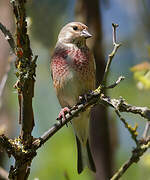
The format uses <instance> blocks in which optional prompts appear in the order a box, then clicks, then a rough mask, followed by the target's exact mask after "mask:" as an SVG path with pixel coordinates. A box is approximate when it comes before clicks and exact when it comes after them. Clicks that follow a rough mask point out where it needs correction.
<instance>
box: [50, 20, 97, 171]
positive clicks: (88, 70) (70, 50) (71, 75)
mask: <svg viewBox="0 0 150 180" xmlns="http://www.w3.org/2000/svg"><path fill="white" fill-rule="evenodd" d="M87 29H88V27H87V26H86V25H84V24H83V23H80V22H71V23H69V24H67V25H65V26H64V27H63V28H62V29H61V31H60V33H59V35H58V40H57V43H56V46H55V50H54V53H53V55H52V58H51V63H50V67H51V74H52V79H53V85H54V88H55V91H56V95H57V97H58V100H59V102H60V105H61V107H62V110H61V111H60V113H59V117H63V118H64V119H65V113H66V112H69V111H70V109H69V108H70V107H72V106H73V105H75V104H76V103H77V102H78V101H79V96H80V95H83V94H85V93H88V92H89V91H90V90H93V89H95V81H96V80H95V61H94V57H93V54H92V53H91V52H90V50H89V48H88V47H87V45H86V39H87V38H90V37H91V36H92V35H91V34H90V33H89V32H88V30H87ZM89 120H90V109H87V110H86V111H84V112H82V113H81V114H80V115H79V117H75V118H74V119H73V120H72V126H73V129H74V133H75V136H76V141H77V152H78V167H77V170H78V173H79V174H80V173H81V172H82V171H83V169H84V167H85V166H88V167H89V168H90V169H91V170H92V171H94V172H96V168H95V164H94V161H93V157H92V154H91V150H90V146H89Z"/></svg>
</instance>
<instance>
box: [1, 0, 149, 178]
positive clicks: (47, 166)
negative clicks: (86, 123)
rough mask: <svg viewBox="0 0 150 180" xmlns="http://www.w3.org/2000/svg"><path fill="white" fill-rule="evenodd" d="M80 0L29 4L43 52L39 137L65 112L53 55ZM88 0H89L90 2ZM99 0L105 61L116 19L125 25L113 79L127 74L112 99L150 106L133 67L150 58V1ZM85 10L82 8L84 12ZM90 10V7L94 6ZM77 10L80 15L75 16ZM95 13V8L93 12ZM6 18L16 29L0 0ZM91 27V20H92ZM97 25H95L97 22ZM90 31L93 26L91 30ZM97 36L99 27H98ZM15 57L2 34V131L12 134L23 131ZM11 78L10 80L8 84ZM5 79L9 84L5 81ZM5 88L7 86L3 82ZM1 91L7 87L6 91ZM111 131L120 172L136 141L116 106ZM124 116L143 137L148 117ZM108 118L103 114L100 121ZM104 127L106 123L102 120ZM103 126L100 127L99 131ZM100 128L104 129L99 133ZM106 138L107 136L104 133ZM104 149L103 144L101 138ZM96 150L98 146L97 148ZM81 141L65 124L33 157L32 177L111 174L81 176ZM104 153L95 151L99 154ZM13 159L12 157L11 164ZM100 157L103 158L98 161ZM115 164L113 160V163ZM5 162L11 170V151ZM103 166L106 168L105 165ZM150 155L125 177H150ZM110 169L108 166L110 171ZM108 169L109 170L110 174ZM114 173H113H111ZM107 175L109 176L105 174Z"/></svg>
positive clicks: (34, 36)
mask: <svg viewBox="0 0 150 180" xmlns="http://www.w3.org/2000/svg"><path fill="white" fill-rule="evenodd" d="M81 1H82V0H81ZM81 1H80V0H55V1H53V0H38V1H37V0H29V1H28V3H27V7H26V8H27V16H28V26H29V28H28V33H29V35H30V40H31V47H32V50H33V54H34V55H38V62H37V64H38V65H37V73H36V74H37V75H36V84H35V95H34V101H33V106H34V113H35V127H34V131H33V135H34V136H35V137H39V136H40V135H41V134H42V133H44V132H45V131H46V130H48V128H49V127H50V126H52V125H53V124H54V123H55V119H56V117H57V116H58V113H59V111H60V105H59V103H58V100H57V98H56V95H55V92H54V89H53V86H52V80H51V76H50V68H49V64H50V55H51V54H52V51H53V49H54V46H55V43H56V41H57V35H58V33H59V31H60V29H61V28H62V26H63V25H65V24H66V23H68V22H70V21H75V19H76V18H77V17H78V14H77V13H79V14H82V11H81V9H77V8H78V6H77V4H78V3H80V2H81ZM87 2H88V1H87ZM97 2H98V3H99V4H98V6H99V16H100V17H99V18H100V32H99V33H100V34H101V38H100V39H99V40H100V41H101V42H100V43H101V46H100V49H97V51H99V52H101V54H103V57H104V59H105V61H106V60H107V56H108V54H109V53H110V52H111V50H112V48H113V46H112V27H111V24H112V22H114V23H117V24H119V28H118V31H117V40H118V41H119V42H121V43H122V46H121V48H120V49H119V51H118V52H117V54H116V56H115V58H114V59H113V62H112V66H111V72H110V74H109V78H108V82H107V83H108V84H111V83H112V82H114V81H115V80H116V79H117V77H119V76H120V75H123V76H125V77H126V79H125V80H124V81H123V82H122V83H121V84H120V85H119V86H117V87H116V88H114V89H112V90H109V91H108V92H107V93H108V94H109V95H110V96H111V97H112V98H119V97H120V96H122V97H123V98H124V99H126V101H127V102H129V103H131V104H134V105H137V106H147V107H150V103H149V99H150V92H149V90H144V89H143V90H139V89H138V88H137V82H136V81H135V80H134V78H133V73H132V72H131V71H130V68H131V67H132V66H134V65H136V64H138V63H141V62H143V61H149V60H150V55H149V54H150V53H149V46H150V21H149V19H150V10H149V9H150V1H149V0H132V1H130V0H126V1H121V0H99V1H98V0H95V1H93V2H92V3H93V4H94V3H97ZM75 9H76V11H75ZM79 10H80V11H79ZM89 11H90V10H89ZM75 12H76V15H75ZM93 13H94V12H93ZM0 21H1V22H2V23H3V24H5V25H6V26H7V28H8V29H10V30H11V32H12V33H14V32H15V26H14V19H13V13H12V9H11V6H10V4H9V1H8V0H0ZM90 27H91V25H90ZM91 29H92V27H91ZM89 31H90V29H89ZM91 31H92V34H93V38H94V36H95V34H96V33H97V32H95V33H94V32H93V30H91ZM14 60H15V57H14V56H13V55H12V54H10V53H9V46H8V44H7V42H5V39H4V37H3V35H2V34H0V82H1V83H0V105H1V106H0V131H5V132H6V133H7V134H8V135H9V136H10V137H15V136H17V135H19V125H18V102H17V93H16V91H15V89H14V88H13V85H14V84H15V82H16V77H15V73H14V72H15V68H14V63H13V61H14ZM5 81H6V84H5ZM2 82H3V83H2ZM4 84H5V87H4V88H3V85H4ZM1 92H3V93H2V94H1ZM107 115H108V122H109V127H108V128H109V131H110V136H111V138H110V142H111V143H110V146H111V150H110V154H111V158H112V161H111V162H110V163H111V166H110V168H111V171H115V170H116V169H118V168H119V167H120V165H121V164H122V163H123V162H125V161H126V160H127V159H128V158H129V156H130V155H131V151H132V149H133V147H134V146H135V144H134V142H133V141H132V139H131V137H130V134H129V133H128V131H127V129H125V128H124V126H123V124H122V123H121V122H120V121H119V119H117V117H116V115H115V113H114V112H113V110H112V109H108V111H107ZM123 117H124V118H125V119H126V120H127V121H128V122H129V124H131V125H132V126H134V125H135V123H138V124H139V128H138V131H139V136H141V135H142V132H143V129H144V125H145V120H144V119H142V118H141V117H139V116H135V115H132V114H127V113H123ZM101 121H102V120H101V119H99V122H101ZM99 125H100V126H101V124H100V123H99ZM97 131H99V130H97ZM97 133H99V132H97ZM102 138H103V140H104V141H105V137H102ZM98 143H99V147H101V148H102V149H103V143H101V140H99V141H98ZM93 149H94V148H93ZM76 153H77V152H76V142H75V138H74V135H73V133H72V129H71V127H68V128H67V127H64V128H62V129H61V130H60V131H59V132H58V133H57V134H56V135H54V136H53V137H52V138H51V140H50V141H48V142H47V143H46V144H45V145H44V146H43V147H42V148H40V149H39V150H38V155H37V157H36V158H35V159H34V160H33V163H32V167H31V174H30V177H29V179H31V180H32V179H36V178H37V179H40V180H49V179H53V180H77V179H78V180H92V179H95V178H96V179H100V178H101V179H107V178H104V176H101V174H103V173H99V174H97V175H96V177H95V175H94V174H93V173H91V172H90V171H89V170H88V169H86V170H85V171H84V172H83V173H82V174H81V175H78V174H77V172H76V158H77V156H76ZM97 154H98V152H96V153H95V159H96V155H97ZM12 162H13V159H11V163H12ZM98 163H99V162H97V164H98ZM107 163H108V164H109V160H108V162H107ZM0 165H1V166H3V167H5V168H6V169H7V170H8V169H9V166H10V161H9V159H8V157H7V156H6V155H5V154H2V153H1V154H0ZM102 169H103V168H102ZM149 169H150V154H149V152H147V153H146V154H145V155H144V156H143V157H142V158H141V161H140V162H139V163H138V164H135V165H133V166H132V167H131V168H129V169H128V171H127V172H126V173H125V174H124V176H123V177H122V179H123V180H130V179H132V180H141V179H142V178H143V177H144V179H145V180H149V179H150V170H149ZM106 171H107V170H106ZM106 174H107V173H106ZM108 174H109V173H108ZM102 177H103V178H102Z"/></svg>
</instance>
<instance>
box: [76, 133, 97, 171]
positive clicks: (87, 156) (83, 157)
mask: <svg viewBox="0 0 150 180" xmlns="http://www.w3.org/2000/svg"><path fill="white" fill-rule="evenodd" d="M76 141H77V151H78V173H79V174H80V173H81V172H82V171H83V169H84V168H85V167H86V166H87V167H88V168H89V169H91V170H92V171H94V172H96V167H95V164H94V160H93V157H92V154H91V150H90V146H89V140H87V143H86V145H84V144H82V143H81V142H80V140H79V138H78V137H77V136H76Z"/></svg>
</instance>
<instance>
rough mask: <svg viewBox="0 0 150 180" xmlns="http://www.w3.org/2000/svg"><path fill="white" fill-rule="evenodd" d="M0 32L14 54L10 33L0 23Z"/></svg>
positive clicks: (13, 43)
mask: <svg viewBox="0 0 150 180" xmlns="http://www.w3.org/2000/svg"><path fill="white" fill-rule="evenodd" d="M0 30H1V31H2V32H3V34H4V35H5V39H6V40H7V41H8V43H9V45H10V47H11V49H12V51H13V52H14V53H15V49H16V44H15V41H14V39H13V36H12V34H11V33H10V31H9V30H8V29H7V28H6V27H5V26H4V25H3V24H2V23H1V22H0Z"/></svg>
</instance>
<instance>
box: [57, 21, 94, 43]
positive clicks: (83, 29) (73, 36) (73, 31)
mask: <svg viewBox="0 0 150 180" xmlns="http://www.w3.org/2000/svg"><path fill="white" fill-rule="evenodd" d="M87 29H88V27H87V26H86V25H84V24H82V23H80V22H71V23H69V24H67V25H65V26H64V27H63V28H62V29H61V31H60V33H59V36H58V42H61V43H71V44H85V42H86V39H87V38H90V37H91V36H92V35H91V34H90V33H89V32H88V30H87Z"/></svg>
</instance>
